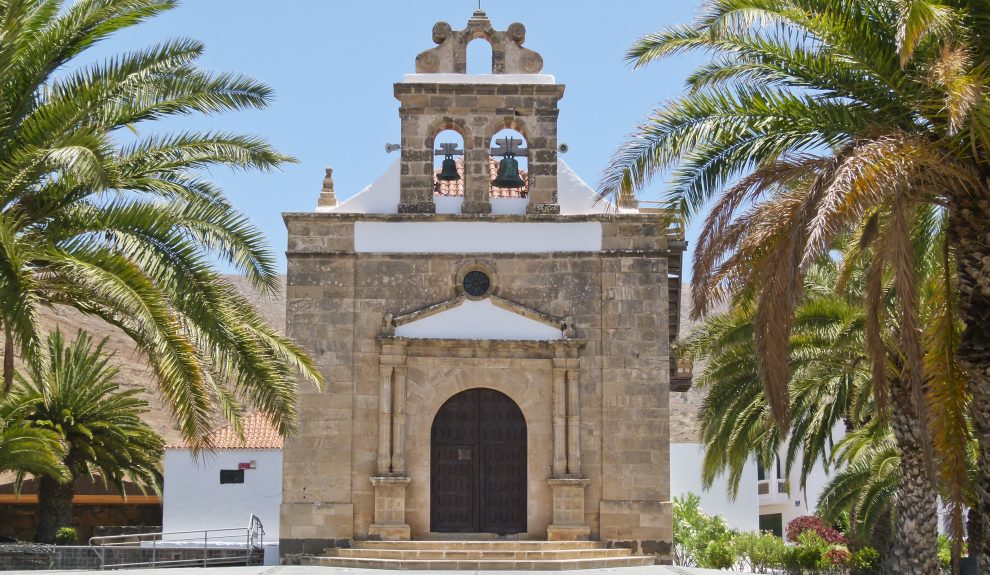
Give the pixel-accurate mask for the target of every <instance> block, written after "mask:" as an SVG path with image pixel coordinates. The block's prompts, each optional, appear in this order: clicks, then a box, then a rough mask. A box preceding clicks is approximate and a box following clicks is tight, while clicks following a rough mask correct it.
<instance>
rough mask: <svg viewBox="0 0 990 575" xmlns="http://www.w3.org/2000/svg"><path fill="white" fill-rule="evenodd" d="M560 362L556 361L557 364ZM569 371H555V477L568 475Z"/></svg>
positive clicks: (558, 369)
mask: <svg viewBox="0 0 990 575" xmlns="http://www.w3.org/2000/svg"><path fill="white" fill-rule="evenodd" d="M557 361H558V360H554V363H557ZM566 426H567V370H566V369H564V368H560V367H555V368H554V370H553V476H554V477H563V476H564V475H566V474H567V427H566Z"/></svg>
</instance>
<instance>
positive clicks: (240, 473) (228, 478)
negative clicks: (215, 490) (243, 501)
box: [220, 469, 244, 485]
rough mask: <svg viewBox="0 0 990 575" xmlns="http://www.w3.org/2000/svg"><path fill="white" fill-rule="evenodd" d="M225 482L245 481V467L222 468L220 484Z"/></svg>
mask: <svg viewBox="0 0 990 575" xmlns="http://www.w3.org/2000/svg"><path fill="white" fill-rule="evenodd" d="M224 483H244V470H243V469H221V470H220V484H221V485H222V484H224Z"/></svg>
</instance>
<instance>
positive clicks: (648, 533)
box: [281, 214, 671, 558]
mask: <svg viewBox="0 0 990 575" xmlns="http://www.w3.org/2000/svg"><path fill="white" fill-rule="evenodd" d="M359 219H364V220H375V221H446V220H450V221H503V220H507V221H509V220H511V221H520V220H524V221H525V220H532V221H547V219H552V220H554V221H572V220H579V221H588V220H592V221H601V222H602V230H603V236H604V237H603V250H602V251H601V252H596V253H553V254H488V255H479V254H470V255H465V254H370V253H365V254H354V253H353V223H354V221H356V220H359ZM286 222H287V225H288V228H289V249H288V262H289V264H288V280H287V282H288V283H287V326H288V334H289V336H290V337H292V338H294V339H295V340H296V341H297V342H299V343H300V344H302V345H303V346H304V347H305V348H307V349H308V350H310V351H311V352H312V353H313V355H314V357H315V359H316V361H317V363H318V364H319V365H320V367H321V369H322V370H323V372H324V375H325V376H326V379H327V385H328V392H327V393H326V394H322V395H320V394H316V393H314V392H310V391H308V390H304V392H303V396H302V405H301V427H300V431H299V433H298V434H297V436H296V437H294V438H293V439H291V440H290V441H288V442H287V444H286V450H285V458H284V477H285V478H284V481H283V506H282V519H281V521H282V553H283V554H294V553H301V552H319V551H321V550H322V548H323V547H326V546H329V545H334V544H346V543H345V542H344V541H343V540H348V539H352V538H364V537H366V536H367V534H368V528H369V526H370V525H371V523H372V521H373V514H374V491H373V489H374V488H373V486H372V484H371V482H370V477H371V476H372V475H374V474H375V471H376V456H377V448H378V405H379V401H378V390H379V384H380V367H379V354H380V352H381V347H380V345H381V344H380V342H379V340H378V339H377V338H378V337H379V336H381V335H382V320H383V316H384V315H385V314H386V313H391V314H395V315H401V314H406V313H410V312H413V311H416V310H418V309H421V308H423V307H426V306H428V305H432V304H436V303H438V302H442V301H445V300H448V299H450V298H452V297H454V296H455V295H456V290H455V278H456V274H457V272H458V269H459V268H460V266H461V265H462V264H463V263H465V262H468V261H475V260H478V259H483V260H485V261H486V262H488V263H489V264H490V265H492V266H493V267H494V268H495V269H496V271H497V287H498V290H499V291H498V295H499V296H500V297H503V298H506V299H509V300H511V301H514V302H517V303H519V304H522V305H524V306H527V307H530V308H532V309H535V310H538V311H540V312H542V313H545V314H549V315H552V316H557V317H570V318H572V323H573V325H574V326H575V329H576V333H575V334H574V335H575V337H577V338H581V339H584V340H586V345H585V347H584V348H583V349H582V351H581V352H580V361H581V369H580V389H581V400H582V404H581V451H582V469H581V472H582V475H584V476H585V477H587V478H588V479H589V480H590V481H589V485H588V487H587V488H586V490H585V515H586V517H585V518H586V520H587V523H588V525H589V526H590V527H591V535H592V537H593V538H596V539H597V538H602V539H607V540H610V541H612V542H614V543H615V544H618V545H628V546H632V547H636V548H638V549H642V550H643V551H646V552H652V553H657V554H659V555H660V556H661V557H662V558H664V557H666V556H667V555H668V553H669V545H670V538H671V531H670V520H671V518H670V504H669V499H670V497H669V472H668V458H669V451H668V449H669V448H668V443H667V439H668V435H669V429H668V421H667V418H668V407H669V406H668V383H667V374H668V362H667V356H666V353H667V344H666V342H667V334H666V329H667V328H666V326H667V318H666V309H667V304H666V301H665V299H664V298H665V294H666V293H667V287H666V268H665V262H666V251H665V248H666V245H665V235H664V233H663V230H662V229H661V228H660V227H659V225H658V224H657V223H656V220H655V219H654V218H651V217H647V216H633V215H625V216H578V217H561V216H556V217H552V216H536V215H534V216H465V215H446V216H425V215H414V214H409V215H393V216H368V215H347V214H289V215H287V216H286ZM423 346H426V347H429V346H428V344H427V343H423V344H422V345H421V346H420V347H423ZM465 349H466V350H467V351H462V352H457V351H451V350H439V349H435V350H432V351H431V350H429V349H419V350H418V351H416V350H412V349H411V350H410V352H409V358H408V363H407V367H408V391H407V400H408V405H407V413H408V418H407V421H408V422H409V423H408V428H407V432H406V437H407V441H406V446H407V450H408V453H407V461H408V462H409V464H408V469H407V471H408V475H409V477H410V478H411V480H412V482H411V483H410V485H409V487H408V488H407V496H406V501H407V503H406V520H407V522H408V523H409V524H410V526H411V527H412V532H413V537H414V538H415V537H417V536H422V535H424V534H425V533H426V530H427V529H428V524H429V501H428V495H429V461H428V455H427V454H428V453H429V427H430V425H431V424H432V417H433V415H434V414H435V411H436V409H437V408H439V406H440V404H442V403H443V401H445V400H446V399H447V398H449V397H450V396H451V395H453V394H454V393H456V392H458V391H461V390H462V389H467V388H468V387H476V386H485V387H491V388H493V389H497V390H499V391H502V392H504V393H506V394H507V395H509V396H510V397H513V398H514V399H515V398H518V399H516V401H517V403H519V404H520V406H521V408H522V409H523V411H524V414H525V415H526V418H527V424H528V425H529V428H528V429H529V434H530V435H529V437H530V440H529V474H530V477H529V486H530V487H529V491H528V492H529V502H528V503H529V509H530V513H529V521H528V531H529V532H530V534H531V535H533V536H540V537H542V536H545V529H546V526H547V524H548V523H549V521H550V511H551V492H550V489H549V488H548V486H547V484H546V480H547V479H548V478H549V477H550V474H551V465H552V446H551V443H552V442H551V439H550V437H549V435H550V410H551V407H550V398H549V395H550V379H551V378H550V373H551V371H552V369H551V367H552V364H551V361H550V359H549V356H547V355H545V354H544V353H543V352H540V351H538V350H533V349H530V350H525V349H521V350H518V354H517V355H516V356H512V355H511V353H510V354H509V356H506V355H505V352H504V351H503V352H500V353H501V355H499V356H498V357H494V356H492V355H489V356H481V357H479V356H478V355H477V354H478V352H477V350H476V349H474V348H473V347H472V346H466V347H465ZM541 354H542V355H541ZM495 355H498V354H495ZM520 386H521V387H520ZM523 389H528V390H529V391H528V392H525V391H523ZM424 455H425V457H424Z"/></svg>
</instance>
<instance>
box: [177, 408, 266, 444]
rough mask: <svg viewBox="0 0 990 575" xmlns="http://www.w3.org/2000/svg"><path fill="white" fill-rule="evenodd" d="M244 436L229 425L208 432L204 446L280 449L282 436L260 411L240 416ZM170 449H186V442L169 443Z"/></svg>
mask: <svg viewBox="0 0 990 575" xmlns="http://www.w3.org/2000/svg"><path fill="white" fill-rule="evenodd" d="M241 427H242V428H243V429H244V438H243V439H241V437H240V436H239V435H237V432H236V431H234V428H233V427H231V426H230V425H227V426H225V427H221V428H219V429H215V430H213V431H211V432H210V435H209V439H208V443H207V445H206V446H205V447H208V448H212V449H282V436H281V435H279V433H278V430H277V429H275V427H273V426H272V424H271V423H269V422H268V420H267V419H265V417H264V416H263V415H261V414H260V413H252V414H249V415H246V416H244V417H243V418H241ZM168 447H169V448H170V449H188V448H189V445H188V444H185V443H183V444H179V445H169V446H168Z"/></svg>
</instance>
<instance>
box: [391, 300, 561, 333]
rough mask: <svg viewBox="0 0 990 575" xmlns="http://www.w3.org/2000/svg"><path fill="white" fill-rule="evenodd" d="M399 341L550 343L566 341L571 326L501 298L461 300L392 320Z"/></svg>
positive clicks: (447, 302)
mask: <svg viewBox="0 0 990 575" xmlns="http://www.w3.org/2000/svg"><path fill="white" fill-rule="evenodd" d="M392 324H393V325H394V326H395V334H394V335H395V337H403V338H409V339H468V340H512V341H547V340H559V339H564V337H565V331H566V329H567V322H566V320H563V319H558V318H554V317H551V316H547V315H545V314H541V313H540V312H537V311H535V310H531V309H529V308H526V307H524V306H521V305H519V304H517V303H515V302H512V301H509V300H506V299H502V298H500V297H497V296H489V297H487V298H484V299H481V300H471V299H467V298H464V297H457V298H454V299H452V300H448V301H446V302H443V303H440V304H437V305H434V306H430V307H428V308H425V309H422V310H419V311H416V312H413V313H410V314H407V315H404V316H399V317H396V318H394V319H393V320H392Z"/></svg>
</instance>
